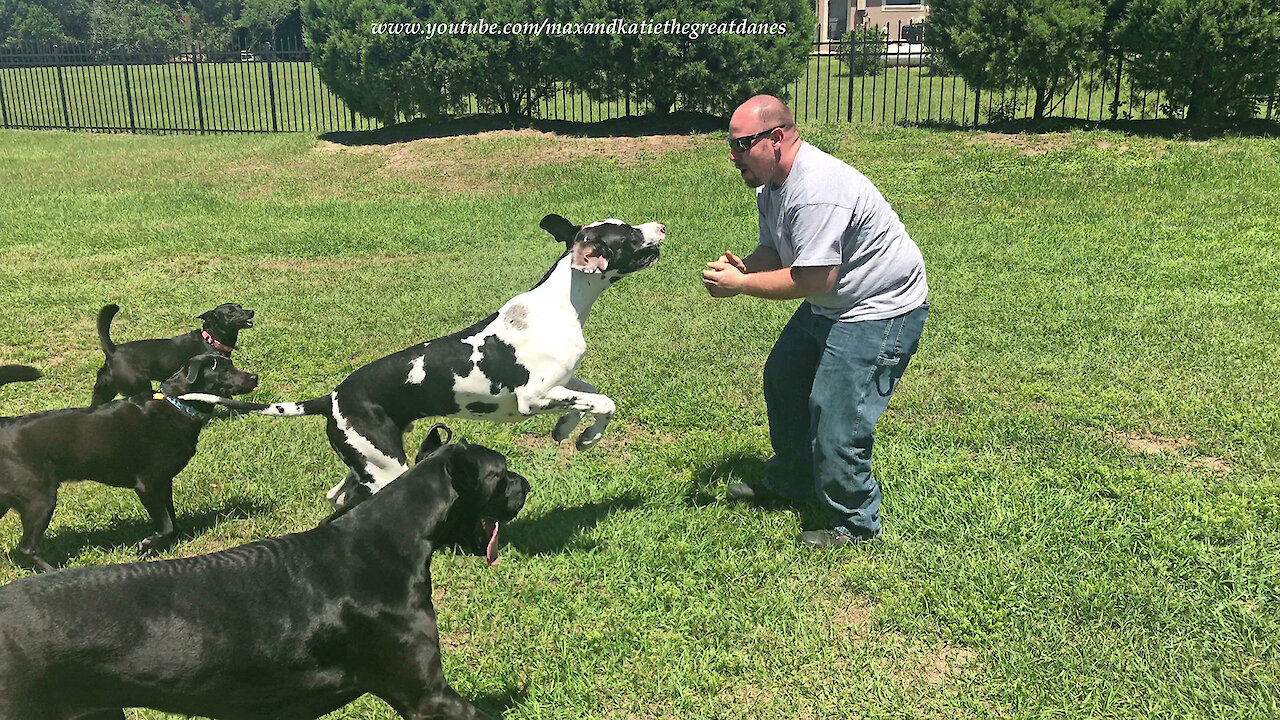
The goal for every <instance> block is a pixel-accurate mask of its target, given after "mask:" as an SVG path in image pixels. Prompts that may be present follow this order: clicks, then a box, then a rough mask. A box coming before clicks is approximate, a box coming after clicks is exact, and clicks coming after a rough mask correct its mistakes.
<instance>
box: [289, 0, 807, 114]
mask: <svg viewBox="0 0 1280 720" xmlns="http://www.w3.org/2000/svg"><path fill="white" fill-rule="evenodd" d="M302 13H303V24H304V27H305V32H306V37H307V43H308V45H309V46H310V48H311V51H312V58H313V62H314V63H315V65H316V67H317V69H318V70H319V73H320V76H321V78H322V79H323V80H324V81H325V83H326V84H328V86H329V87H330V88H331V89H332V90H333V91H334V92H335V93H336V94H337V95H338V96H339V97H341V98H342V99H343V100H344V101H345V102H346V103H347V104H348V105H350V106H351V107H352V108H353V109H355V110H356V111H358V112H360V113H361V114H363V115H366V116H368V117H375V118H379V119H381V120H383V121H386V122H394V121H396V120H397V119H399V118H401V117H427V118H436V117H441V116H444V115H448V114H451V113H454V112H458V111H460V109H461V108H462V107H463V103H464V100H465V99H466V98H467V97H474V98H475V100H476V102H477V103H478V105H479V107H480V109H481V110H482V111H485V112H494V113H501V114H505V115H509V116H531V115H533V114H534V113H535V112H536V109H537V108H538V106H539V104H540V103H541V102H542V101H544V100H546V99H548V98H550V97H552V95H553V94H554V93H555V92H556V91H557V88H558V87H562V86H568V87H571V88H573V89H576V90H581V91H583V92H585V93H586V95H587V96H588V97H589V98H590V99H592V100H594V101H596V102H610V101H615V100H621V99H623V98H631V99H632V100H634V101H635V102H637V103H639V104H640V105H643V106H646V107H648V108H650V109H651V110H650V111H651V112H653V113H657V114H664V113H667V112H670V111H671V110H672V109H673V108H674V107H676V105H677V104H679V106H680V107H681V108H682V109H686V110H700V111H705V112H712V113H717V114H722V113H724V112H725V111H727V110H728V109H731V108H732V107H733V106H734V105H735V104H736V103H738V102H740V101H741V100H743V99H745V98H747V97H750V96H751V95H754V94H756V93H770V94H775V95H783V94H784V93H785V92H786V87H787V85H788V83H790V82H792V81H793V80H794V79H795V78H796V77H797V76H798V75H799V74H800V73H801V72H802V71H803V70H804V66H805V63H806V62H807V58H808V54H809V51H810V47H811V45H812V43H813V29H814V26H815V19H814V15H813V12H812V10H811V9H810V7H809V2H808V0H761V1H760V2H757V3H752V4H751V6H750V7H748V6H744V5H742V4H741V3H739V2H731V0H705V1H704V2H700V3H698V5H697V6H696V7H695V6H694V5H693V4H691V3H688V2H686V1H685V0H432V1H430V2H428V0H409V1H399V2H397V1H395V0H304V1H303V4H302ZM481 21H483V23H484V24H483V25H481V24H480V23H481ZM753 30H754V32H752V31H753Z"/></svg>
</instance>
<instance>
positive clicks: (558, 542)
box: [503, 495, 643, 555]
mask: <svg viewBox="0 0 1280 720" xmlns="http://www.w3.org/2000/svg"><path fill="white" fill-rule="evenodd" d="M642 502H643V500H642V499H641V498H640V497H639V496H637V495H623V496H621V497H616V498H613V499H611V500H606V501H604V502H598V503H591V504H589V505H580V506H577V507H558V508H556V509H554V510H552V511H551V512H549V513H547V514H546V515H543V516H542V517H539V518H536V519H533V520H521V519H517V520H515V521H513V522H512V523H511V526H510V528H509V529H506V530H504V531H503V537H504V538H505V539H506V540H507V543H508V544H509V545H511V546H512V547H514V548H516V549H517V550H519V551H520V552H522V553H524V554H526V555H550V554H552V553H558V552H564V551H566V550H569V549H573V550H588V549H590V547H591V543H590V541H589V540H585V539H583V536H584V535H585V534H586V533H588V532H590V531H591V530H592V529H594V528H595V527H596V526H597V525H599V524H600V523H601V522H603V521H604V520H605V518H608V517H609V516H610V515H612V514H614V513H615V512H620V511H627V510H631V509H634V508H637V507H639V506H640V505H641V504H642Z"/></svg>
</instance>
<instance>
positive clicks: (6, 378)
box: [0, 365, 42, 385]
mask: <svg viewBox="0 0 1280 720" xmlns="http://www.w3.org/2000/svg"><path fill="white" fill-rule="evenodd" d="M41 376H42V373H41V372H40V371H39V370H37V369H35V368H33V367H31V366H30V365H0V385H8V384H9V383H15V382H31V381H32V380H39V379H40V377H41Z"/></svg>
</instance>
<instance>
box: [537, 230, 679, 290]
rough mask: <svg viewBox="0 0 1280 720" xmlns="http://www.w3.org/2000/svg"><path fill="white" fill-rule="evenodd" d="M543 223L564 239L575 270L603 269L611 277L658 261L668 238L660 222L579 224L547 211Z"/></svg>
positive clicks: (600, 270)
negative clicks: (661, 247)
mask: <svg viewBox="0 0 1280 720" xmlns="http://www.w3.org/2000/svg"><path fill="white" fill-rule="evenodd" d="M540 227H541V228H542V229H543V230H546V231H547V232H549V233H551V236H552V237H554V238H555V239H556V240H557V241H559V242H562V243H564V245H565V251H566V252H567V253H568V254H569V255H570V256H571V259H570V264H571V266H572V267H573V269H574V270H577V271H579V272H583V273H589V274H594V273H599V274H601V275H603V276H604V277H605V278H606V279H608V280H610V281H617V280H620V279H622V277H623V276H625V275H628V274H630V273H633V272H635V271H637V270H643V269H645V268H647V267H649V266H650V265H653V264H654V263H656V262H657V261H658V255H659V254H660V252H661V251H660V250H659V247H660V246H661V245H662V241H663V240H666V239H667V228H666V226H665V225H663V224H662V223H660V222H650V223H645V224H643V225H628V224H627V223H624V222H622V221H621V220H617V219H614V218H610V219H608V220H600V221H598V222H593V223H591V224H590V225H584V226H581V227H579V226H577V225H574V224H573V223H571V222H569V221H568V220H566V219H565V218H563V217H561V216H559V215H547V216H546V217H544V218H542V222H541V223H540Z"/></svg>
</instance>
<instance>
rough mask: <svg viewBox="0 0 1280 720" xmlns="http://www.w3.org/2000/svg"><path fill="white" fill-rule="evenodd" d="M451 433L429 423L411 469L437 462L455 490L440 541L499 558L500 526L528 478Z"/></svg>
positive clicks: (515, 509) (521, 497) (517, 505)
mask: <svg viewBox="0 0 1280 720" xmlns="http://www.w3.org/2000/svg"><path fill="white" fill-rule="evenodd" d="M441 428H443V430H444V432H445V433H448V437H446V436H445V435H444V434H442V433H441V432H440V429H441ZM452 436H453V433H452V431H450V430H449V429H448V428H447V427H445V426H443V425H436V426H434V427H432V428H431V431H430V432H428V433H427V437H426V439H425V440H424V441H423V443H422V447H421V448H420V449H419V450H418V455H417V458H418V464H417V465H415V466H414V468H413V469H412V470H410V471H409V473H412V472H415V471H417V470H418V469H419V468H422V469H424V470H426V471H431V470H432V469H433V467H438V468H439V469H440V471H441V472H443V473H444V474H445V475H446V476H447V477H448V479H449V484H450V486H451V487H452V488H453V490H454V493H455V497H454V499H453V504H452V506H451V507H450V508H449V511H448V513H447V515H446V520H445V522H444V523H442V527H439V528H437V529H436V533H435V539H436V540H437V541H438V544H440V545H451V546H454V547H457V548H460V549H462V550H463V551H464V552H468V553H471V554H472V555H483V556H484V558H485V561H487V562H488V563H489V564H490V565H493V564H494V563H496V562H498V529H499V528H500V527H501V526H502V524H503V523H506V522H510V521H511V520H512V519H513V518H514V517H515V516H516V514H517V513H519V512H520V509H521V508H523V507H524V501H525V498H526V497H527V496H528V495H529V481H528V480H526V479H525V478H524V476H523V475H521V474H519V473H516V472H512V471H511V470H509V469H508V468H507V458H506V457H505V456H504V455H503V454H502V453H500V452H497V451H495V450H490V449H489V448H487V447H484V446H483V445H473V444H471V443H468V442H466V441H465V440H460V441H459V442H457V443H452V444H451V443H449V442H448V440H449V439H450V438H452ZM409 473H406V475H408V474H409ZM404 479H405V478H403V477H402V478H401V479H400V481H403V480H404Z"/></svg>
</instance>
